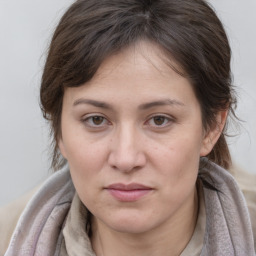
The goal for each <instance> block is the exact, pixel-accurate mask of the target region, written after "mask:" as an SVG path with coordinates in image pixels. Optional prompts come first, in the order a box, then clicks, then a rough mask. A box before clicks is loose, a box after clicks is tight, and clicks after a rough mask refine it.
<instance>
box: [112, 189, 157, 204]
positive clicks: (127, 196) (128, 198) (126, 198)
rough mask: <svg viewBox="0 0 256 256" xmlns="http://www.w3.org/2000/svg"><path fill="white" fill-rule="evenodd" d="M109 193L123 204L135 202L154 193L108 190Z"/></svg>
mask: <svg viewBox="0 0 256 256" xmlns="http://www.w3.org/2000/svg"><path fill="white" fill-rule="evenodd" d="M108 191H109V193H110V194H111V195H112V196H113V197H114V198H116V199H117V200H119V201H121V202H134V201H137V200H139V199H140V198H142V197H144V196H145V195H147V194H148V193H150V192H151V191H152V189H135V190H118V189H108Z"/></svg>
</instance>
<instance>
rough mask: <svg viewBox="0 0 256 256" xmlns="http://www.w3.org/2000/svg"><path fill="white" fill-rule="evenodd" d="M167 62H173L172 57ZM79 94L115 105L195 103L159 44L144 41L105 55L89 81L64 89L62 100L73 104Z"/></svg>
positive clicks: (192, 95)
mask: <svg viewBox="0 0 256 256" xmlns="http://www.w3.org/2000/svg"><path fill="white" fill-rule="evenodd" d="M169 62H171V65H176V63H175V62H174V61H173V60H169ZM176 67H177V65H176ZM80 98H85V99H88V98H90V99H92V100H100V101H104V102H107V103H108V104H111V105H113V104H116V105H118V106H121V104H123V103H124V106H128V105H129V104H130V105H134V106H139V105H141V104H143V103H149V102H155V101H162V100H171V101H177V102H182V103H183V102H184V103H185V102H191V103H192V102H193V103H192V104H197V100H196V98H195V95H194V92H193V89H192V86H191V84H190V82H189V81H188V79H186V78H185V77H183V76H181V75H180V74H178V73H177V72H175V71H174V70H173V68H172V67H170V65H169V63H167V59H166V56H164V55H163V51H162V50H161V49H160V48H159V47H157V46H156V45H154V44H152V43H148V42H140V43H139V44H136V45H133V46H130V47H128V48H125V49H124V50H122V51H120V52H118V53H117V54H114V55H112V56H110V57H108V58H106V59H105V60H104V61H103V62H102V64H101V65H100V67H99V69H98V70H97V72H96V74H95V75H94V77H93V78H92V79H91V80H90V81H89V82H86V83H85V84H83V85H81V86H80V87H76V88H67V89H66V90H65V94H64V103H65V102H69V103H70V104H72V102H73V104H74V102H77V101H78V100H79V99H80Z"/></svg>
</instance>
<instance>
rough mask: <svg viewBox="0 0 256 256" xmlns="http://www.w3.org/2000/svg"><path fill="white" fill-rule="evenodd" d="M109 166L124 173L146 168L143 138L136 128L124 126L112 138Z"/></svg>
mask: <svg viewBox="0 0 256 256" xmlns="http://www.w3.org/2000/svg"><path fill="white" fill-rule="evenodd" d="M110 146H111V149H110V154H109V157H108V163H109V165H110V166H111V167H112V168H114V169H116V170H119V171H122V172H131V171H134V170H138V169H140V168H142V167H143V166H145V163H146V156H145V152H144V151H143V142H142V138H141V136H140V134H139V132H138V131H136V128H134V127H131V125H123V126H122V127H120V129H117V131H116V132H115V134H113V137H112V143H111V145H110Z"/></svg>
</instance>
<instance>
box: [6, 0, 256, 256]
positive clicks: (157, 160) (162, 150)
mask: <svg viewBox="0 0 256 256" xmlns="http://www.w3.org/2000/svg"><path fill="white" fill-rule="evenodd" d="M235 103H236V101H235V97H234V92H233V88H232V84H231V73H230V47H229V43H228V40H227V37H226V34H225V31H224V29H223V27H222V24H221V22H220V21H219V19H218V18H217V17H216V14H215V13H214V11H213V10H212V9H211V8H210V7H209V6H208V4H207V3H206V2H205V1H203V0H196V1H190V0H183V1H171V0H170V1H167V0H158V1H154V0H151V1H150V0H148V1H146V0H132V1H127V0H126V1H123V0H103V1H96V0H78V1H76V2H75V3H74V4H73V5H72V6H71V7H70V8H69V9H68V11H67V12H66V13H65V14H64V16H63V17H62V19H61V21H60V23H59V25H58V27H57V29H56V31H55V33H54V35H53V39H52V42H51V45H50V49H49V53H48V58H47V61H46V64H45V68H44V73H43V77H42V84H41V107H42V111H43V114H44V116H45V118H46V119H47V120H49V121H50V124H51V128H52V135H53V161H52V166H53V168H54V169H56V170H58V169H61V168H62V167H63V169H62V170H60V171H58V172H56V173H55V174H54V175H53V176H52V177H51V178H50V179H49V180H48V181H46V183H45V184H44V185H43V187H42V188H41V189H40V190H39V191H38V193H36V195H35V196H34V197H33V199H32V200H31V201H30V203H29V204H28V205H27V207H26V208H25V210H24V213H23V214H22V216H21V218H20V220H19V223H18V225H17V227H16V229H15V231H14V234H13V237H12V240H11V242H10V245H9V248H8V250H7V252H6V254H5V255H97V256H99V255H104V256H107V255H111V256H115V255H119V256H120V255H183V256H184V255H218V256H219V255H254V254H255V251H254V240H253V233H252V224H251V220H250V215H249V214H251V213H249V211H248V207H247V204H246V202H245V199H244V197H243V194H242V192H241V191H240V189H239V187H238V185H237V183H236V182H235V180H234V179H233V178H232V176H231V175H230V174H229V173H228V171H226V170H224V169H223V168H225V169H229V168H230V165H231V159H230V155H229V150H228V146H227V143H226V140H225V135H224V134H225V132H226V120H227V117H228V116H232V115H234V110H233V109H234V106H235ZM66 162H67V163H68V168H67V167H65V166H67V165H66ZM252 214H253V213H252ZM252 214H251V216H253V215H252Z"/></svg>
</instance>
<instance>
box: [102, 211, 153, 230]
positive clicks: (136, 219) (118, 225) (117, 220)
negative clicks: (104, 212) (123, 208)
mask: <svg viewBox="0 0 256 256" xmlns="http://www.w3.org/2000/svg"><path fill="white" fill-rule="evenodd" d="M103 222H104V224H105V225H106V226H108V228H110V229H112V230H115V231H116V232H120V233H129V234H141V233H145V232H147V231H149V230H151V229H153V226H154V225H153V222H152V218H147V216H145V214H142V213H140V216H138V215H137V216H136V215H134V214H133V215H132V214H127V213H126V214H125V215H121V216H120V215H119V216H117V215H113V216H112V218H111V219H106V220H103ZM156 225H157V224H156Z"/></svg>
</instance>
